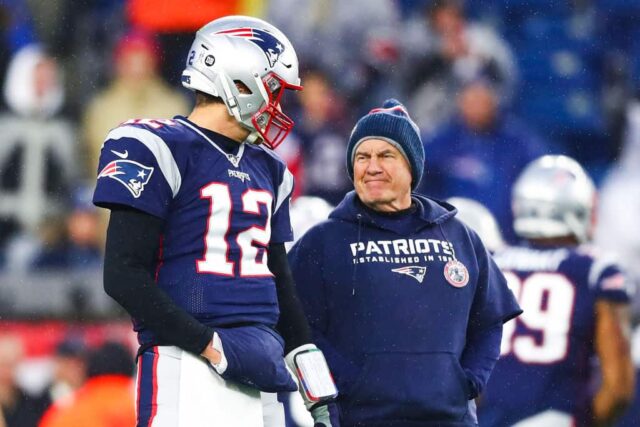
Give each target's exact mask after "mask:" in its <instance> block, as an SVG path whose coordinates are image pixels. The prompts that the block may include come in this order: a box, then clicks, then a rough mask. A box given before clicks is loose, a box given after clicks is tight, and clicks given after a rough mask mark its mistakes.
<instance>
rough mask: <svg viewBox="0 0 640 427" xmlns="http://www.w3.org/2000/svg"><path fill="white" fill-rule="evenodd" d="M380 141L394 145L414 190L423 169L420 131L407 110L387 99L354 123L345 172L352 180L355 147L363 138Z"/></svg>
mask: <svg viewBox="0 0 640 427" xmlns="http://www.w3.org/2000/svg"><path fill="white" fill-rule="evenodd" d="M373 138H379V139H383V140H385V141H387V142H389V143H390V144H392V145H393V146H395V147H396V148H397V149H398V150H399V151H400V152H401V153H402V155H403V156H404V157H406V159H407V160H408V161H409V165H410V166H411V177H412V180H411V189H412V190H413V189H415V188H416V186H417V185H418V183H419V182H420V179H421V178H422V172H423V170H424V147H423V146H422V139H420V129H418V126H417V125H416V124H415V123H414V122H413V120H411V117H409V113H408V112H407V109H406V108H405V107H404V105H402V104H401V103H400V102H399V101H398V100H396V99H387V100H386V101H385V102H384V104H382V108H374V109H373V110H371V111H370V112H369V114H367V115H366V116H364V117H362V118H361V119H360V120H358V123H356V126H355V127H354V128H353V130H352V131H351V136H350V137H349V145H348V146H347V171H348V172H349V176H350V177H351V180H353V161H354V156H355V152H356V148H357V147H358V145H360V144H361V143H362V142H364V141H366V140H367V139H373Z"/></svg>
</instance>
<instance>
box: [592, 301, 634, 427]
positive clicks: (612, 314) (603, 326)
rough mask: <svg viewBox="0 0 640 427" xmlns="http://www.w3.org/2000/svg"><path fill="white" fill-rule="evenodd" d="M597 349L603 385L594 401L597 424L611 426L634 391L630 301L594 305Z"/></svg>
mask: <svg viewBox="0 0 640 427" xmlns="http://www.w3.org/2000/svg"><path fill="white" fill-rule="evenodd" d="M595 313H596V331H595V341H596V342H595V348H596V352H597V354H598V357H599V359H600V369H601V373H602V384H601V385H600V389H599V390H598V392H597V394H596V396H595V398H594V400H593V415H594V419H595V423H596V425H597V426H609V425H612V424H613V422H614V421H615V420H616V419H617V418H618V417H619V416H620V415H621V414H622V413H623V412H624V410H625V408H626V407H627V406H628V405H629V403H630V402H631V399H632V398H633V392H634V374H635V373H634V369H633V362H632V360H631V350H630V344H629V334H630V330H631V322H630V315H629V308H628V305H627V304H621V303H616V302H611V301H603V300H600V301H598V302H597V303H596V306H595Z"/></svg>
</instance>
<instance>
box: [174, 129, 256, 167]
mask: <svg viewBox="0 0 640 427" xmlns="http://www.w3.org/2000/svg"><path fill="white" fill-rule="evenodd" d="M176 120H177V121H179V122H180V123H182V124H183V125H185V126H187V127H188V128H190V129H191V130H192V131H194V132H195V133H197V134H198V135H200V136H201V137H202V138H203V139H204V140H206V141H207V142H208V143H209V144H211V146H213V148H215V149H216V150H218V151H219V152H220V153H221V154H222V155H223V156H224V157H225V158H226V159H227V160H228V161H229V162H230V163H231V164H232V165H233V167H236V168H237V167H238V165H240V160H242V155H243V154H244V143H238V142H236V141H232V140H231V139H229V138H227V137H226V136H224V135H221V134H219V133H217V132H214V131H212V130H209V129H203V128H201V127H200V126H198V125H196V124H195V123H192V122H190V121H189V120H188V119H186V118H184V117H180V116H177V117H176ZM207 134H209V135H211V136H212V137H214V138H216V139H221V143H220V144H218V143H216V142H214V141H213V139H211V137H209V136H208V135H207ZM225 143H227V144H225ZM234 144H235V146H239V147H240V148H239V149H238V152H237V153H236V154H233V152H231V150H232V148H233V145H234Z"/></svg>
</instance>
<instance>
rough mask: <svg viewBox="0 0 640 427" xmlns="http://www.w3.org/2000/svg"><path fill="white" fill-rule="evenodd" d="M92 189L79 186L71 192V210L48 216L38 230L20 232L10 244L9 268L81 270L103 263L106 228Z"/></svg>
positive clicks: (8, 254)
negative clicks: (103, 225) (34, 231)
mask: <svg viewBox="0 0 640 427" xmlns="http://www.w3.org/2000/svg"><path fill="white" fill-rule="evenodd" d="M92 192H93V189H92V188H90V187H88V186H86V185H79V186H77V187H76V189H75V190H74V191H73V193H72V197H71V199H72V200H71V206H70V211H69V212H68V213H66V214H64V215H58V216H50V217H46V218H45V219H44V220H43V221H42V223H41V224H40V226H39V227H38V230H37V232H36V233H29V232H21V233H18V234H17V235H16V236H15V237H14V238H13V239H11V240H10V241H9V242H8V243H7V247H6V249H7V256H6V261H7V262H6V264H7V265H6V270H7V271H10V272H22V273H25V272H29V271H35V270H51V269H55V270H65V269H67V270H70V271H72V270H73V271H78V270H85V269H91V268H98V267H99V266H101V265H102V253H103V239H104V230H103V228H102V227H101V226H100V225H101V222H100V221H101V217H100V214H99V212H98V209H97V208H96V207H95V206H93V203H92V202H91V196H92Z"/></svg>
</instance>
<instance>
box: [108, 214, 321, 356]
mask: <svg viewBox="0 0 640 427" xmlns="http://www.w3.org/2000/svg"><path fill="white" fill-rule="evenodd" d="M109 208H110V209H111V218H110V220H109V228H108V231H107V247H106V253H105V264H104V288H105V291H106V292H107V294H108V295H109V296H111V297H112V298H113V299H114V300H116V301H117V302H118V303H119V304H120V305H121V306H122V307H124V309H125V310H126V311H127V312H128V313H129V314H130V315H131V317H133V318H134V319H136V321H138V322H140V323H141V324H142V325H143V326H144V327H145V328H147V329H149V330H150V331H152V332H153V333H154V335H155V336H156V337H157V340H158V342H157V343H154V344H157V345H175V346H177V347H180V348H182V349H184V350H186V351H189V352H191V353H194V354H200V353H202V351H203V350H204V349H205V348H206V346H207V345H208V344H209V342H210V341H211V338H212V336H213V332H214V330H213V328H211V327H208V326H205V325H203V324H202V323H200V322H199V321H198V320H196V319H195V318H194V317H193V316H192V315H190V314H189V313H187V312H186V311H185V310H184V309H182V308H181V307H179V306H178V305H176V304H175V303H174V302H173V300H171V298H169V296H168V295H167V294H166V293H165V292H164V291H163V290H162V289H160V288H159V287H158V286H157V285H156V283H155V280H154V274H155V271H154V270H155V268H156V265H157V254H158V248H159V243H160V236H161V235H162V231H163V229H164V220H162V219H160V218H158V217H155V216H153V215H150V214H147V213H144V212H141V211H139V210H136V209H132V208H129V207H126V206H122V205H110V206H109ZM268 259H269V261H268V266H269V269H270V270H271V272H272V273H273V274H274V276H275V282H276V291H277V296H278V304H279V308H280V320H279V322H278V325H277V326H276V329H278V331H279V332H280V334H281V335H282V337H283V339H284V341H285V352H287V353H288V352H289V351H291V350H292V349H294V348H296V347H299V346H301V345H303V344H307V343H309V342H311V332H310V329H309V326H308V324H307V322H306V319H305V317H304V313H303V311H302V306H301V304H300V301H299V299H298V296H297V294H296V292H295V285H294V283H293V276H292V275H291V270H290V268H289V263H288V261H287V257H286V251H285V248H284V244H282V243H278V244H271V245H269V258H268Z"/></svg>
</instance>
